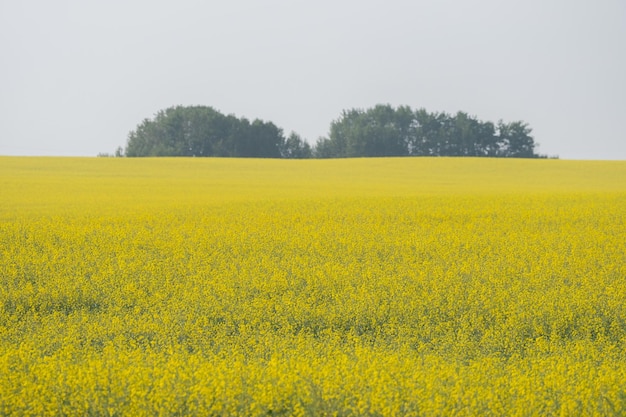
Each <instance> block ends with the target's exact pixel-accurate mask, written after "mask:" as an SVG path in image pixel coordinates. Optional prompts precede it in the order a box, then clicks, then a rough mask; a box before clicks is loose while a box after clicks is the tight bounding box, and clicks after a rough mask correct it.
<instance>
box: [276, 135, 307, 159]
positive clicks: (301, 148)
mask: <svg viewBox="0 0 626 417" xmlns="http://www.w3.org/2000/svg"><path fill="white" fill-rule="evenodd" d="M280 156H281V157H282V158H288V159H303V158H311V156H312V150H311V145H309V144H308V143H307V142H306V141H305V140H303V139H302V138H301V137H300V135H298V134H297V133H295V132H291V134H290V135H289V137H288V138H287V139H286V140H285V142H284V143H283V144H282V146H281V148H280Z"/></svg>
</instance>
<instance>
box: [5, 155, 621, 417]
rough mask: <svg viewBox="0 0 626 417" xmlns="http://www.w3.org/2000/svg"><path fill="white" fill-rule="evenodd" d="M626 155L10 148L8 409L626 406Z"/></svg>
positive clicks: (384, 411) (319, 411) (480, 410)
mask: <svg viewBox="0 0 626 417" xmlns="http://www.w3.org/2000/svg"><path fill="white" fill-rule="evenodd" d="M625 381H626V162H593V161H560V160H542V159H530V160H519V159H478V158H476V159H473V158H467V159H462V158H458V159H454V158H380V159H343V160H270V159H214V158H202V159H201V158H197V159H193V158H188V159H182V158H181V159H178V158H172V159H149V158H148V159H128V158H110V159H109V158H0V415H27V416H42V415H50V416H52V415H102V416H121V415H135V416H142V415H146V416H152V415H162V416H170V415H181V416H182V415H191V416H193V415H197V416H204V415H216V416H217V415H219V416H227V415H245V416H263V415H297V416H320V415H321V416H323V415H328V416H331V415H337V416H350V415H379V416H447V415H456V416H470V415H481V416H486V415H494V416H500V415H502V416H504V415H506V416H535V415H555V416H568V415H572V416H584V415H589V416H593V415H595V416H607V415H624V414H626V382H625Z"/></svg>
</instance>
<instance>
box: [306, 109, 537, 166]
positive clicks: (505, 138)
mask: <svg viewBox="0 0 626 417" xmlns="http://www.w3.org/2000/svg"><path fill="white" fill-rule="evenodd" d="M530 133H531V129H530V128H529V127H528V125H527V124H526V123H524V122H519V121H518V122H512V123H504V122H502V121H499V122H498V124H497V125H494V124H493V123H492V122H483V121H480V120H478V119H476V118H475V117H473V116H470V115H468V114H467V113H463V112H458V113H457V114H456V115H450V114H447V113H429V112H427V111H426V110H424V109H418V110H415V111H414V110H412V109H411V108H410V107H407V106H400V107H397V108H394V107H392V106H390V105H382V104H380V105H377V106H375V107H373V108H370V109H368V110H359V109H351V110H344V111H343V113H342V114H341V116H340V117H339V118H338V119H337V120H334V121H333V122H332V123H331V126H330V135H329V137H328V138H321V139H319V140H318V142H317V144H316V147H315V152H314V153H315V155H316V156H317V157H321V158H329V157H367V156H494V157H521V158H534V157H539V155H537V154H536V153H535V142H534V139H533V137H532V136H531V135H530Z"/></svg>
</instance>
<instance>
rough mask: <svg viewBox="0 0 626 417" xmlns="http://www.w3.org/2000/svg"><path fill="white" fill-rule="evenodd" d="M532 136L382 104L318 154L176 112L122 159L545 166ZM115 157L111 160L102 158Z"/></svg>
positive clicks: (261, 129) (144, 127)
mask: <svg viewBox="0 0 626 417" xmlns="http://www.w3.org/2000/svg"><path fill="white" fill-rule="evenodd" d="M531 132H532V129H530V127H529V126H528V124H527V123H525V122H521V121H516V122H512V123H505V122H503V121H502V120H500V121H499V122H498V123H497V124H494V123H492V122H483V121H481V120H478V119H477V118H475V117H474V116H470V115H468V114H467V113H464V112H458V113H457V114H456V115H450V114H447V113H437V112H435V113H430V112H427V111H426V110H424V109H418V110H413V109H411V108H410V107H408V106H400V107H397V108H394V107H392V106H391V105H389V104H386V105H383V104H379V105H376V106H375V107H373V108H370V109H367V110H361V109H350V110H344V111H343V112H342V113H341V116H340V117H339V118H338V119H336V120H334V121H333V122H332V123H331V124H330V134H329V137H328V138H324V137H321V138H319V139H318V140H317V142H316V144H315V145H314V146H313V147H311V145H309V144H308V143H307V141H306V140H304V139H303V138H302V137H300V135H298V134H297V133H295V132H292V133H291V134H290V135H289V137H288V138H285V137H284V136H283V131H282V129H280V128H278V127H277V126H276V125H274V124H273V123H271V122H264V121H261V120H258V119H256V120H254V121H252V122H250V121H249V120H247V119H245V118H237V117H235V116H234V115H224V114H222V113H220V112H219V111H217V110H215V109H213V108H212V107H207V106H189V107H184V106H176V107H170V108H168V109H166V110H161V111H159V112H158V113H157V114H156V115H155V117H154V118H153V119H145V120H144V121H143V122H142V123H141V124H139V125H138V126H137V128H136V129H135V130H134V131H132V132H130V133H129V135H128V142H127V146H126V149H125V152H122V150H121V149H118V150H117V151H116V153H115V156H123V155H125V156H131V157H134V156H200V157H201V156H217V157H257V158H288V159H302V158H313V157H314V158H346V157H377V156H487V157H515V158H538V157H544V156H542V155H538V154H536V153H535V145H536V144H535V141H534V139H533V137H532V136H531ZM101 156H108V154H101Z"/></svg>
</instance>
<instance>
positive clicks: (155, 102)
mask: <svg viewBox="0 0 626 417" xmlns="http://www.w3.org/2000/svg"><path fill="white" fill-rule="evenodd" d="M0 57H1V61H0V155H85V156H95V155H97V154H98V153H99V152H113V151H114V150H115V148H116V147H118V146H124V145H125V144H126V140H127V135H128V132H129V131H130V130H133V129H134V128H135V127H136V126H137V124H139V123H140V122H141V121H142V120H143V119H144V118H150V117H153V116H154V114H155V113H156V112H157V111H159V110H161V109H165V108H167V107H170V106H173V105H178V104H181V105H208V106H212V107H214V108H215V109H217V110H219V111H221V112H222V113H225V114H230V113H233V114H235V115H237V116H238V117H242V116H244V117H247V118H249V119H255V118H260V119H263V120H266V121H272V122H274V123H275V124H276V125H278V126H279V127H281V128H283V129H284V131H285V133H289V132H290V131H292V130H293V131H296V132H298V133H300V134H301V135H302V136H303V137H304V138H306V139H307V140H308V141H309V142H310V143H314V142H315V141H316V139H317V138H318V137H319V136H325V135H327V134H328V128H329V125H330V122H331V121H332V120H333V119H336V118H337V117H338V116H339V115H340V113H341V111H342V110H343V109H349V108H354V107H357V108H369V107H372V106H374V105H376V104H377V103H389V104H392V105H394V106H397V105H409V106H411V107H412V108H421V107H423V108H425V109H427V110H428V111H431V112H434V111H445V112H448V113H455V112H457V111H459V110H461V111H465V112H467V113H470V114H471V115H474V116H476V117H477V118H478V119H480V120H484V121H493V122H496V121H497V120H499V119H503V120H504V121H507V122H510V121H515V120H523V121H526V122H528V123H529V125H530V126H531V127H532V128H533V135H534V137H535V140H536V141H537V142H538V143H539V144H540V146H539V148H538V151H539V152H540V153H545V154H549V155H555V154H557V155H559V156H560V157H561V158H563V159H624V160H626V133H625V132H626V1H624V0H596V1H591V0H585V1H582V0H573V1H572V0H569V1H566V0H523V1H522V0H520V1H518V0H511V1H509V0H412V1H409V0H406V1H401V0H385V1H382V0H380V1H373V0H358V1H356V0H346V1H342V0H333V1H329V0H317V1H306V2H305V1H298V0H289V1H287V0H256V1H254V0H230V1H228V2H227V1H219V2H218V1H199V0H198V1H194V0H176V1H173V0H171V1H163V0H150V1H148V0H124V1H122V0H108V1H105V0H101V1H96V0H56V1H49V0H0Z"/></svg>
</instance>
